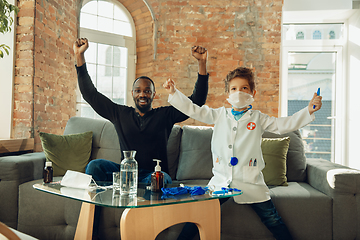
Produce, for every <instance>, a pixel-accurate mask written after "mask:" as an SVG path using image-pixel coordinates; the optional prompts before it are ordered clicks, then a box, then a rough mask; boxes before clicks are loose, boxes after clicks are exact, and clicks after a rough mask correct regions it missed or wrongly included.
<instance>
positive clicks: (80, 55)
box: [73, 38, 89, 67]
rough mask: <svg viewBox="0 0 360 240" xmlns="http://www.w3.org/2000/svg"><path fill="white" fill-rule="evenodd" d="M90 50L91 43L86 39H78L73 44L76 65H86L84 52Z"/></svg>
mask: <svg viewBox="0 0 360 240" xmlns="http://www.w3.org/2000/svg"><path fill="white" fill-rule="evenodd" d="M88 48H89V42H88V40H87V39H86V38H78V39H76V41H75V42H74V44H73V50H74V53H75V59H76V65H77V66H78V67H80V66H81V65H83V64H84V63H85V56H84V52H85V51H86V49H88Z"/></svg>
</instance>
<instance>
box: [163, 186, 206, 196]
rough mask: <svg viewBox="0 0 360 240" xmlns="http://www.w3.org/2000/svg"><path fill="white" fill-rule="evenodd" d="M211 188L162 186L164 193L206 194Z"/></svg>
mask: <svg viewBox="0 0 360 240" xmlns="http://www.w3.org/2000/svg"><path fill="white" fill-rule="evenodd" d="M208 189H209V188H208V187H200V186H195V187H187V186H185V187H173V188H161V191H162V192H163V194H164V195H180V194H186V193H190V194H191V195H202V194H204V193H205V192H206V191H207V190H208Z"/></svg>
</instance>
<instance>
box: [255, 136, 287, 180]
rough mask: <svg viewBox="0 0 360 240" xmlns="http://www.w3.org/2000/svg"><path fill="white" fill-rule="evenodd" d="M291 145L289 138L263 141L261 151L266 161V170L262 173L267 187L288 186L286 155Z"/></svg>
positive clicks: (264, 139)
mask: <svg viewBox="0 0 360 240" xmlns="http://www.w3.org/2000/svg"><path fill="white" fill-rule="evenodd" d="M289 143H290V138H289V137H284V138H263V139H262V143H261V150H262V154H263V157H264V161H265V168H264V169H263V170H262V173H263V174H264V179H265V183H266V184H267V185H271V186H288V183H287V178H286V155H287V152H288V148H289Z"/></svg>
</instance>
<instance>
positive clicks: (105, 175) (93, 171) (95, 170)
mask: <svg viewBox="0 0 360 240" xmlns="http://www.w3.org/2000/svg"><path fill="white" fill-rule="evenodd" d="M119 171H120V164H118V163H114V162H112V161H109V160H105V159H94V160H92V161H90V162H89V163H88V165H87V166H86V168H85V173H86V174H89V175H91V176H92V178H93V179H94V180H95V181H108V182H112V173H113V172H119ZM138 172H139V176H138V180H139V182H141V183H147V184H150V183H151V174H152V173H153V172H151V171H148V170H145V169H140V168H139V171H138ZM163 173H164V182H165V184H167V183H171V182H172V180H171V177H170V176H169V174H167V173H166V172H163Z"/></svg>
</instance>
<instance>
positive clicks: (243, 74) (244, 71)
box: [224, 67, 255, 92]
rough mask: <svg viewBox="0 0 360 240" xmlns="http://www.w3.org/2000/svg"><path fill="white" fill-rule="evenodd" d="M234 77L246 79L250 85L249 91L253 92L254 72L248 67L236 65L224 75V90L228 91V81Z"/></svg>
mask: <svg viewBox="0 0 360 240" xmlns="http://www.w3.org/2000/svg"><path fill="white" fill-rule="evenodd" d="M236 77H239V78H243V79H246V80H248V82H249V85H250V90H251V92H254V90H255V79H254V73H253V72H252V70H251V69H250V68H246V67H238V68H236V69H234V70H232V71H231V72H229V73H228V74H227V75H226V78H225V79H224V82H225V92H229V82H230V81H231V80H232V79H234V78H236Z"/></svg>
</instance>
